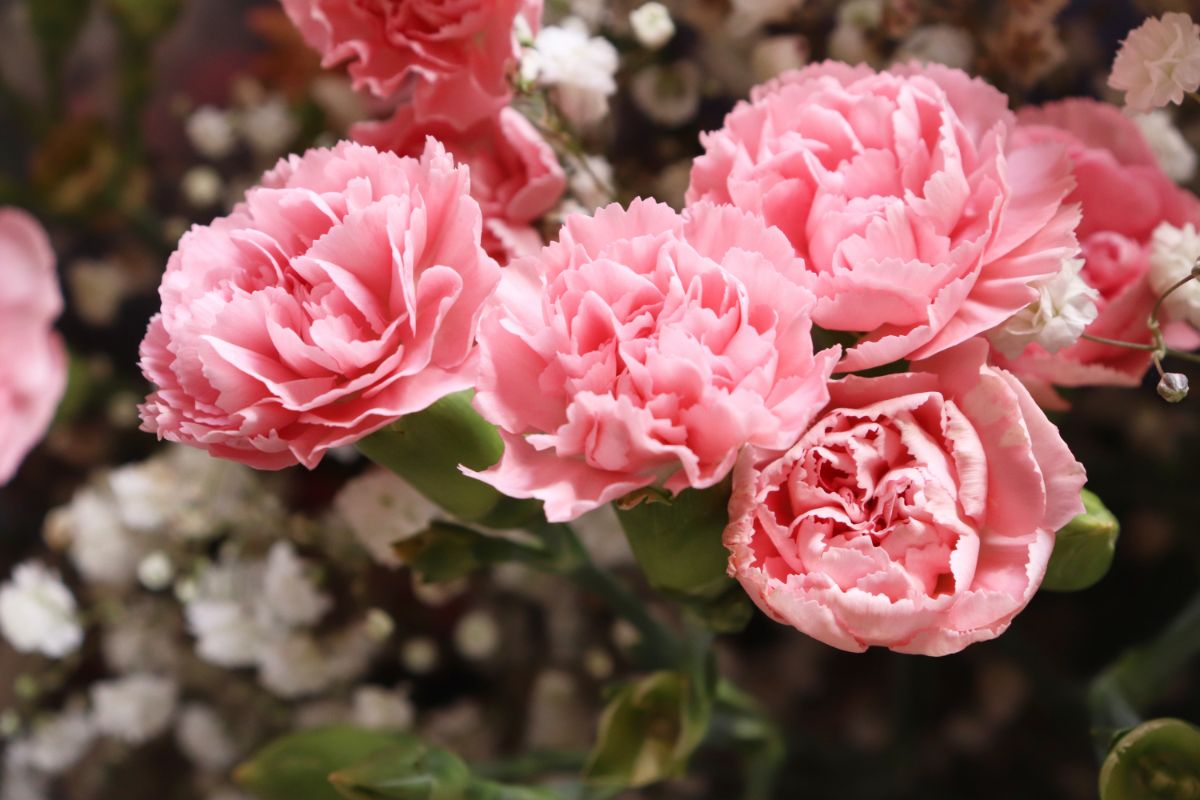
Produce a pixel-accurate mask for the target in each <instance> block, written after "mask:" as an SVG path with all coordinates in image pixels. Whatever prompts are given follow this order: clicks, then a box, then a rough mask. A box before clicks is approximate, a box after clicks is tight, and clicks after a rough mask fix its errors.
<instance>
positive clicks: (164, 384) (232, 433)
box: [141, 140, 500, 469]
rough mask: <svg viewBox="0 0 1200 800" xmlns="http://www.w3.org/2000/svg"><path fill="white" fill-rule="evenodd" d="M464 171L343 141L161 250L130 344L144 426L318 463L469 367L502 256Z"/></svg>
mask: <svg viewBox="0 0 1200 800" xmlns="http://www.w3.org/2000/svg"><path fill="white" fill-rule="evenodd" d="M468 183H469V178H468V173H467V169H466V168H464V167H458V166H455V164H454V161H453V159H452V158H450V156H448V155H447V154H446V152H445V151H444V150H443V149H442V147H441V146H440V145H439V144H438V143H437V142H435V141H432V140H430V142H429V145H428V147H427V148H426V150H425V153H424V155H423V156H422V157H421V159H420V160H417V159H414V158H400V157H399V156H396V155H394V154H392V153H380V152H378V151H376V150H375V149H373V148H370V147H363V146H361V145H356V144H351V143H349V142H343V143H341V144H339V145H338V146H337V147H334V148H333V149H320V150H310V151H309V152H308V153H306V154H305V155H304V156H292V157H291V158H289V159H287V160H285V161H281V162H280V164H279V165H278V166H277V167H276V168H275V169H274V170H273V171H271V172H269V173H267V174H266V175H265V176H264V177H263V181H262V185H260V186H258V187H256V188H254V189H251V190H250V191H249V192H247V194H246V199H245V202H243V203H241V204H239V205H238V206H237V208H235V209H234V210H233V213H231V214H230V215H229V216H228V217H223V218H221V219H218V220H216V221H215V222H213V223H212V224H211V225H207V226H200V227H195V228H193V229H192V230H191V232H189V233H188V234H187V235H185V236H184V237H183V239H182V240H181V241H180V243H179V249H178V250H177V251H176V252H175V253H174V255H172V256H171V260H170V262H169V263H168V264H167V272H166V275H165V276H164V277H163V282H162V287H161V288H160V289H159V294H160V296H161V298H162V312H161V313H160V314H158V315H157V316H155V317H154V319H153V320H151V322H150V330H149V332H148V333H147V334H146V339H145V341H143V342H142V351H141V354H142V371H143V372H144V373H145V375H146V377H147V378H148V379H149V380H150V381H151V382H152V383H154V384H155V385H156V386H157V387H158V388H157V391H155V392H154V393H153V394H152V395H150V397H149V398H148V399H147V401H146V403H145V405H143V406H142V422H143V429H144V430H146V431H149V432H151V433H157V434H158V435H159V437H160V438H165V439H170V440H171V441H176V442H184V443H186V444H191V445H194V446H197V447H201V448H204V449H207V450H208V451H209V452H210V453H212V454H213V455H216V456H221V457H224V458H230V459H233V460H235V461H241V462H243V463H246V464H250V465H251V466H255V467H260V468H265V469H277V468H280V467H285V466H288V465H289V464H294V463H296V462H300V463H302V464H304V465H305V466H307V467H310V468H311V467H314V466H316V464H317V462H319V461H320V460H321V456H322V455H323V454H324V453H325V451H327V450H329V449H330V448H333V447H339V446H341V445H344V444H349V443H351V442H354V441H356V440H358V439H360V438H362V437H363V436H365V435H367V434H369V433H371V432H373V431H376V430H378V429H379V428H382V427H384V426H385V425H387V424H389V423H391V422H393V421H395V420H396V419H398V418H400V417H402V416H403V415H405V414H408V413H410V412H414V411H418V410H420V409H423V408H425V407H427V406H428V405H430V404H431V403H433V402H434V401H435V400H438V399H439V398H441V397H443V396H445V395H447V394H450V393H451V392H456V391H460V390H463V389H467V388H469V387H470V386H471V385H472V384H473V382H474V360H475V359H474V357H473V355H474V349H473V346H472V345H473V341H474V336H475V328H476V325H477V321H478V318H479V315H480V313H481V309H482V307H483V304H484V301H485V300H486V299H487V298H488V297H489V296H490V295H491V293H492V291H493V290H494V288H495V286H496V283H497V282H498V280H499V273H500V269H499V267H498V266H497V265H496V262H495V261H493V260H492V259H491V258H490V257H489V256H488V255H487V253H485V252H484V250H483V248H482V247H481V246H480V232H481V226H482V220H481V215H480V211H479V205H478V204H477V203H476V202H475V201H474V200H472V199H471V197H470V195H469V194H468V190H469V187H468Z"/></svg>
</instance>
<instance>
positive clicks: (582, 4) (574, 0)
mask: <svg viewBox="0 0 1200 800" xmlns="http://www.w3.org/2000/svg"><path fill="white" fill-rule="evenodd" d="M610 2H611V0H571V16H573V17H578V18H579V19H581V20H583V21H584V22H585V23H587V25H588V27H589V28H591V29H592V30H597V29H599V28H600V27H602V26H603V25H604V23H605V21H606V20H607V19H608V6H609V3H610Z"/></svg>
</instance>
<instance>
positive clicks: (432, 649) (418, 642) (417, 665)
mask: <svg viewBox="0 0 1200 800" xmlns="http://www.w3.org/2000/svg"><path fill="white" fill-rule="evenodd" d="M438 660H439V657H438V646H437V642H435V641H434V640H433V639H430V638H429V637H427V636H418V637H416V638H413V639H409V640H408V641H406V642H405V643H404V645H403V646H402V647H401V648H400V663H401V664H403V665H404V668H405V669H406V670H408V671H409V672H411V673H413V674H415V675H428V674H429V673H430V672H433V670H434V669H436V668H437V665H438Z"/></svg>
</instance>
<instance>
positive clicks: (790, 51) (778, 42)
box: [750, 35, 809, 83]
mask: <svg viewBox="0 0 1200 800" xmlns="http://www.w3.org/2000/svg"><path fill="white" fill-rule="evenodd" d="M808 55H809V52H808V40H807V39H805V38H804V37H803V36H794V35H780V36H764V37H763V38H762V39H760V40H758V42H756V43H755V45H754V50H753V51H751V53H750V65H751V67H752V68H753V69H754V78H755V80H756V81H759V82H760V83H761V82H763V81H767V80H770V79H771V78H774V77H775V76H776V75H778V74H780V73H781V72H787V71H788V70H791V69H800V68H801V67H803V66H804V65H805V64H807V63H808Z"/></svg>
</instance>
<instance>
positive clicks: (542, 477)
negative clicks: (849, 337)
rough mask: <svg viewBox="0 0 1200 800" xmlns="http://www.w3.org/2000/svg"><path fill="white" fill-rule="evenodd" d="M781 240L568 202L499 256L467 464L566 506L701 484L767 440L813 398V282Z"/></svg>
mask: <svg viewBox="0 0 1200 800" xmlns="http://www.w3.org/2000/svg"><path fill="white" fill-rule="evenodd" d="M802 271H803V266H802V265H801V264H800V263H799V262H798V261H797V260H796V259H795V257H794V256H793V254H792V250H791V247H790V246H789V245H788V243H787V240H786V239H785V238H784V237H783V236H782V234H780V233H779V232H778V231H772V230H770V229H768V228H767V227H766V226H765V225H763V223H762V222H761V221H760V220H758V219H755V218H754V217H752V216H750V215H747V214H744V213H742V212H739V211H737V210H735V209H732V208H728V207H724V208H718V207H715V206H709V205H698V206H696V207H694V208H692V209H691V210H690V211H689V212H688V213H687V214H686V215H684V216H680V215H679V214H677V213H676V212H675V211H673V210H671V209H670V208H669V207H668V206H665V205H661V204H657V203H653V202H649V201H642V200H638V201H635V202H634V203H633V204H632V205H631V206H630V207H629V208H628V209H627V210H626V209H623V208H621V207H620V206H616V205H612V206H608V207H606V208H602V209H600V210H599V211H598V212H596V216H595V217H584V216H573V217H570V218H569V219H568V220H567V222H566V224H565V225H564V227H563V230H562V234H561V236H560V238H559V241H558V242H556V243H555V244H552V245H550V246H549V247H547V248H545V249H544V250H543V251H542V252H541V253H540V254H538V255H536V256H533V257H530V258H526V259H521V260H518V261H516V262H514V263H513V264H512V265H511V266H509V267H508V269H506V270H505V274H504V279H503V281H502V282H501V285H500V289H499V290H498V291H497V294H496V298H497V304H496V307H495V308H494V309H492V310H490V311H489V312H488V313H487V315H486V316H485V317H484V320H483V322H482V323H481V324H480V329H479V345H480V351H481V367H480V373H479V382H478V387H477V394H476V396H475V405H476V407H477V408H478V409H479V411H480V413H481V414H483V416H484V417H486V418H487V419H488V420H489V421H491V422H493V423H495V424H496V425H498V426H499V427H500V429H501V435H502V436H503V438H504V443H505V449H504V457H503V459H502V460H501V461H500V463H499V464H498V465H496V466H495V467H493V468H492V469H491V470H489V471H487V472H484V473H482V474H479V475H477V477H479V478H480V479H482V480H484V481H487V482H488V483H490V484H492V485H493V486H495V487H496V488H497V489H499V490H500V491H502V492H504V493H505V494H507V495H510V496H512V497H536V498H539V499H541V500H544V501H545V508H546V516H547V517H548V518H549V519H550V520H555V521H561V520H569V519H573V518H575V517H577V516H579V515H580V514H583V513H584V512H586V511H588V510H590V509H593V508H596V507H597V506H600V505H603V504H604V503H607V502H609V501H610V500H614V499H616V498H618V497H621V496H622V495H624V494H626V493H627V492H631V491H633V490H635V489H639V488H642V487H646V486H651V485H654V484H662V485H663V486H665V487H666V488H667V489H668V490H670V491H672V492H678V491H680V490H682V489H684V488H686V487H689V486H692V487H698V488H699V487H706V486H712V485H713V484H715V483H717V482H719V481H720V480H721V479H723V478H724V477H725V476H726V475H727V474H728V473H729V471H730V470H731V469H732V467H733V464H734V461H735V460H736V458H737V453H738V451H739V450H740V449H741V448H742V447H743V445H746V444H752V445H756V446H758V447H762V448H766V449H768V450H776V451H782V450H784V449H786V448H787V447H788V446H790V445H791V444H792V442H794V441H795V440H796V436H797V435H798V433H799V432H800V431H801V430H803V429H804V427H805V426H806V425H807V424H808V422H809V421H810V420H811V419H812V415H813V412H814V411H815V410H816V409H818V408H820V407H821V406H822V405H823V404H824V403H825V400H826V397H827V390H826V388H825V381H826V379H827V378H828V376H829V373H830V371H831V370H832V368H833V365H834V363H835V362H836V360H837V356H838V353H837V351H836V350H827V351H824V352H822V353H819V354H817V355H816V356H814V355H813V351H812V341H811V339H810V337H809V333H810V327H811V325H810V318H809V315H810V311H811V309H812V304H813V297H812V295H811V293H809V292H808V290H806V289H804V288H803V287H801V286H800V285H799V284H798V283H796V282H795V281H794V280H793V278H794V277H796V276H797V273H798V272H802Z"/></svg>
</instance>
